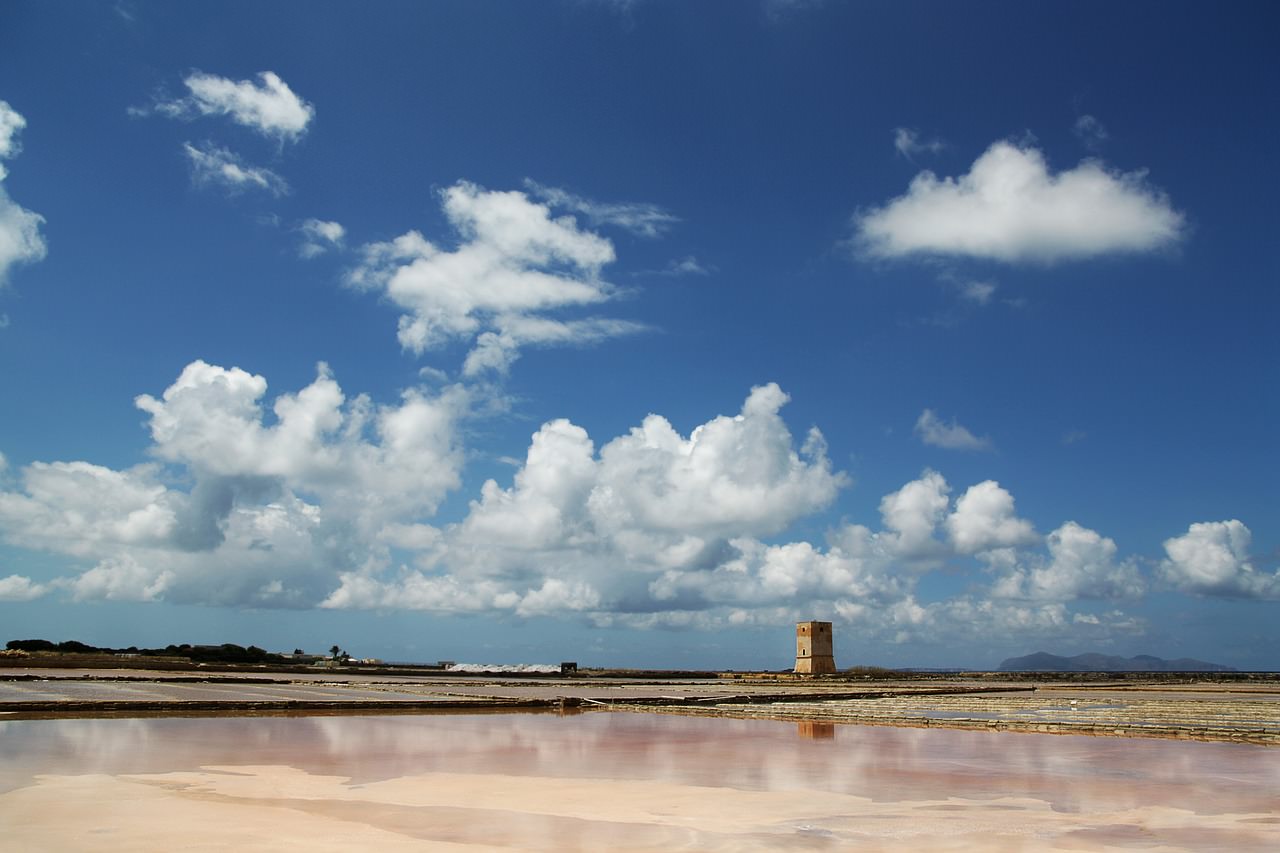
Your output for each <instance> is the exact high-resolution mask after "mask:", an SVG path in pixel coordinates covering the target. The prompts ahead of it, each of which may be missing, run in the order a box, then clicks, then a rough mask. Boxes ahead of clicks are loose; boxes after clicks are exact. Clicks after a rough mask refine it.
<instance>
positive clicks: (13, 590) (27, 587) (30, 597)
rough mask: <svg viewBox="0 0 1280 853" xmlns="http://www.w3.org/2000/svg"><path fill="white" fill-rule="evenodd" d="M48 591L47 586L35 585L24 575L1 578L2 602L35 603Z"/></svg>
mask: <svg viewBox="0 0 1280 853" xmlns="http://www.w3.org/2000/svg"><path fill="white" fill-rule="evenodd" d="M48 591H49V588H48V586H47V585H46V584H39V583H35V582H33V581H32V580H31V578H29V577H26V576H24V575H9V576H8V577H7V578H0V601H34V600H35V599H37V598H39V597H41V596H42V595H44V594H45V593H46V592H48Z"/></svg>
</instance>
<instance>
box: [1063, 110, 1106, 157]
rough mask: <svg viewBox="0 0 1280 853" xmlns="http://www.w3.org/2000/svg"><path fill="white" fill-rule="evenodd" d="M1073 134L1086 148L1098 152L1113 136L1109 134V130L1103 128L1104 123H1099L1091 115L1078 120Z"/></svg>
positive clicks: (1072, 129)
mask: <svg viewBox="0 0 1280 853" xmlns="http://www.w3.org/2000/svg"><path fill="white" fill-rule="evenodd" d="M1071 132H1072V133H1074V134H1075V135H1076V138H1077V139H1079V140H1080V141H1081V142H1082V143H1084V147H1085V148H1088V149H1089V150H1090V151H1097V150H1098V149H1099V148H1101V147H1102V145H1103V143H1105V142H1106V141H1107V139H1108V138H1110V136H1111V135H1110V134H1109V133H1107V129H1106V128H1105V127H1103V125H1102V122H1100V121H1098V120H1097V119H1096V118H1094V117H1093V116H1091V115H1082V116H1080V117H1079V118H1078V119H1076V123H1075V125H1073V126H1072V128H1071Z"/></svg>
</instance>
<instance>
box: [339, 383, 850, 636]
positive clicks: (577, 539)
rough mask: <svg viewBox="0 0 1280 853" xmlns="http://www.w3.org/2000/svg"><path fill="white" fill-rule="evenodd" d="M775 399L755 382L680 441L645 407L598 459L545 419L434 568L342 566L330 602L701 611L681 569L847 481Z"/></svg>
mask: <svg viewBox="0 0 1280 853" xmlns="http://www.w3.org/2000/svg"><path fill="white" fill-rule="evenodd" d="M786 401H787V396H786V395H785V394H784V393H783V392H782V391H781V390H780V389H779V388H778V387H777V386H776V385H765V386H761V387H758V388H754V389H752V392H751V394H750V395H749V396H748V397H747V400H746V401H745V402H744V404H743V407H742V410H741V412H740V413H739V414H738V415H736V416H734V417H726V416H721V417H717V418H714V419H712V420H710V421H708V422H707V423H705V424H703V425H701V426H700V427H698V428H697V429H695V430H694V431H693V432H692V433H691V434H690V435H689V436H687V437H685V436H682V435H680V434H679V433H677V432H676V431H675V429H673V428H672V426H671V424H670V423H669V422H668V421H667V420H666V419H665V418H663V417H661V416H659V415H650V416H649V417H647V418H645V420H644V422H643V424H642V425H641V426H639V427H635V428H633V429H632V430H631V431H630V432H629V433H628V434H626V435H623V436H620V437H618V438H615V439H613V440H612V441H610V442H608V443H606V444H605V445H604V446H603V447H601V448H600V450H599V452H598V453H597V452H596V451H595V446H594V443H593V442H592V440H591V438H590V437H589V436H588V435H587V433H586V431H585V430H583V429H582V428H581V427H578V426H576V425H574V424H572V423H570V422H568V421H565V420H556V421H551V422H548V423H546V424H544V425H543V426H542V428H541V429H539V430H538V432H537V433H536V434H535V435H534V436H533V439H532V442H531V444H530V447H529V452H528V455H527V456H526V459H525V461H524V465H523V466H522V467H521V469H520V470H519V471H518V472H517V473H516V475H515V478H514V482H513V484H512V485H511V487H510V488H505V489H504V488H502V487H501V486H499V485H498V483H497V482H496V481H493V480H490V481H488V482H486V483H485V484H484V486H483V488H482V489H481V496H480V499H479V500H478V501H474V502H473V503H472V505H471V511H470V513H469V514H468V516H467V518H466V519H465V520H464V521H463V522H461V523H460V524H458V525H454V526H452V527H450V528H449V529H448V531H447V532H446V533H445V535H444V536H443V538H442V540H441V541H440V542H438V543H433V548H432V550H431V552H430V553H429V555H427V563H429V565H430V567H432V568H433V569H441V570H443V571H444V572H445V574H439V575H432V574H428V573H425V572H422V571H418V572H411V573H409V574H407V575H402V576H400V577H398V578H390V579H386V580H379V579H376V578H372V577H369V576H368V575H364V574H359V573H350V574H348V575H345V576H344V579H343V586H342V587H341V588H340V589H339V590H338V591H337V592H335V594H334V595H333V596H331V598H330V599H329V601H328V605H329V606H334V607H340V606H341V607H345V606H370V605H371V604H372V605H373V606H385V605H384V604H383V603H384V602H388V601H402V602H408V601H412V602H419V606H424V607H429V608H433V609H434V608H436V607H439V606H440V605H441V603H442V602H444V603H448V602H451V601H461V602H465V603H466V604H467V605H468V606H477V607H479V606H499V607H503V608H506V609H512V610H514V611H515V612H516V613H519V614H526V615H527V614H532V613H542V612H548V611H549V610H550V609H551V607H552V606H553V604H555V603H557V602H568V603H566V604H564V609H567V610H587V609H599V610H619V609H621V610H630V609H641V610H658V609H663V608H664V607H666V606H670V604H671V600H672V599H673V598H679V597H690V596H693V597H695V598H698V600H699V602H700V603H699V604H698V606H700V607H701V606H705V605H706V602H707V601H709V600H710V599H708V598H706V597H705V596H704V595H702V593H701V592H699V590H698V589H695V588H702V587H704V586H705V584H704V583H703V582H702V580H701V579H698V578H693V579H689V581H688V582H687V583H686V582H685V580H684V579H682V578H681V577H680V574H681V573H683V572H686V571H702V570H704V569H714V568H715V567H716V566H718V565H720V564H721V563H723V562H724V561H725V560H726V559H727V558H732V555H734V554H735V553H737V554H744V553H746V552H751V553H752V554H755V553H757V552H756V551H755V546H754V544H752V543H753V541H754V540H753V539H752V537H755V536H761V535H767V534H770V533H774V532H777V531H779V530H782V529H783V528H785V527H786V526H788V525H789V524H791V523H792V522H793V521H794V520H795V519H797V518H799V517H801V516H804V515H807V514H809V513H812V512H814V511H816V510H818V509H821V508H823V507H825V506H826V505H828V504H829V503H830V502H831V501H832V500H833V499H834V498H835V495H836V493H837V491H838V490H839V488H840V487H841V486H842V485H843V484H844V482H845V477H844V475H842V474H839V473H836V472H833V471H832V470H831V466H830V463H829V461H828V460H827V457H826V450H825V446H824V444H823V442H822V439H821V435H820V434H819V433H817V432H816V431H813V432H811V433H810V435H809V436H808V438H807V439H806V441H805V442H804V444H803V446H802V447H801V448H799V449H798V450H797V449H796V448H795V447H794V442H793V439H792V436H791V432H790V430H789V429H788V428H787V426H786V424H785V423H784V422H783V420H782V418H781V416H780V414H779V410H780V409H781V407H782V406H783V404H784V403H785V402H786ZM731 540H732V541H731ZM664 572H668V573H672V574H667V575H665V576H664V577H665V580H664V581H663V583H665V584H666V586H665V587H664V586H663V583H659V584H658V586H655V587H653V591H652V594H651V590H650V583H651V581H655V580H657V579H658V576H661V575H662V573H664ZM459 578H472V579H474V581H475V585H474V589H475V590H476V592H475V593H474V594H468V595H465V596H464V595H462V594H461V592H460V591H459V590H460V588H459V587H458V586H457V583H458V579H459ZM550 581H556V582H557V583H555V584H551V585H548V582H550ZM655 594H656V595H659V597H660V598H661V599H662V600H663V601H664V602H666V603H665V604H659V603H658V601H656V600H655V599H654V597H653V596H654V595H655ZM485 602H488V604H487V605H486V604H484V603H485ZM588 605H589V606H588ZM410 606H412V605H410Z"/></svg>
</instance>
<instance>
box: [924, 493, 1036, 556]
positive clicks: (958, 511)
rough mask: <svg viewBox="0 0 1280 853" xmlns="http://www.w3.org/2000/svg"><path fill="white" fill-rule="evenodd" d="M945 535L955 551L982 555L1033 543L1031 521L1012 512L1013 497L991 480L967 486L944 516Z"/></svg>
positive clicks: (1033, 531)
mask: <svg viewBox="0 0 1280 853" xmlns="http://www.w3.org/2000/svg"><path fill="white" fill-rule="evenodd" d="M946 526H947V533H948V534H949V535H950V537H951V543H952V545H953V546H954V547H955V549H956V551H957V552H959V553H961V554H981V553H984V552H991V551H1000V550H1004V549H1009V548H1021V547H1025V546H1028V545H1034V544H1036V543H1037V542H1038V541H1039V539H1040V537H1039V536H1037V535H1036V532H1035V529H1034V528H1033V527H1032V526H1031V522H1029V521H1027V520H1026V519H1023V518H1018V516H1017V514H1016V513H1015V512H1014V506H1013V495H1011V494H1009V493H1008V492H1007V491H1005V490H1004V489H1002V488H1000V484H999V483H997V482H996V481H994V480H987V481H985V482H982V483H978V484H977V485H976V486H970V487H969V489H968V490H967V491H966V492H965V493H964V494H963V495H961V496H960V498H959V500H957V501H956V508H955V511H954V512H952V513H951V515H949V516H947V521H946Z"/></svg>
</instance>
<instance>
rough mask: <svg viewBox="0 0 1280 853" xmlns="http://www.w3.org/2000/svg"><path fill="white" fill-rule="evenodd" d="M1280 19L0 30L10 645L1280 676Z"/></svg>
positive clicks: (980, 12) (1160, 9) (1084, 12)
mask: <svg viewBox="0 0 1280 853" xmlns="http://www.w3.org/2000/svg"><path fill="white" fill-rule="evenodd" d="M1276 24H1277V13H1276V12H1275V11H1274V9H1273V8H1272V6H1271V4H1266V3H1240V4H1231V5H1228V6H1220V5H1217V4H1207V3H1189V4H1176V3H1175V4H1169V3H1158V4H1154V3H1127V4H1120V5H1116V4H1108V3H1070V4H1065V3H1064V4H1058V3H1043V4H1020V3H984V4H956V3H911V4H899V3H842V2H835V0H828V2H791V3H788V2H782V0H765V2H759V3H756V2H748V1H747V0H744V2H735V3H728V2H725V3H717V2H704V3H674V2H658V0H652V2H650V1H649V0H634V2H604V0H597V2H592V1H591V0H563V2H541V3H486V2H477V3H432V4H420V3H376V4H363V5H361V6H359V7H355V6H351V5H350V4H343V3H326V2H316V3H307V4H296V3H265V4H264V3H223V4H209V5H197V4H169V3H143V2H123V0H122V2H118V3H116V4H114V5H113V4H107V3H96V4H89V3H60V2H38V3H36V2H30V3H28V2H11V3H6V4H5V5H4V7H3V9H0V169H3V171H2V172H0V364H2V365H3V369H0V407H2V408H0V454H3V466H2V467H0V543H2V544H0V625H2V626H3V627H4V631H3V633H5V634H6V635H7V636H6V637H4V639H9V638H14V637H27V636H38V637H47V638H52V639H70V638H75V639H80V640H82V641H86V642H93V643H98V644H103V645H130V644H138V645H149V644H165V643H168V642H182V641H187V642H240V643H244V644H248V643H255V644H257V645H260V646H265V647H269V648H276V649H291V648H293V647H296V646H301V647H304V648H307V649H311V650H314V649H325V648H328V646H329V645H331V644H332V643H335V642H336V643H339V644H340V645H342V646H344V647H345V648H347V649H348V650H350V651H351V652H352V653H353V654H357V655H368V656H377V657H383V658H387V659H392V660H434V659H437V658H441V659H455V660H469V661H505V662H515V661H555V660H561V659H576V660H579V661H580V662H582V663H583V664H585V665H627V666H665V667H684V666H690V667H722V668H729V667H761V668H781V667H785V666H787V665H788V664H789V662H790V661H789V654H790V650H791V648H792V645H791V637H792V632H793V623H794V622H795V621H796V620H799V619H808V618H824V619H831V620H832V621H834V622H835V623H836V646H837V660H838V662H839V663H841V664H842V665H851V664H854V663H876V664H884V665H895V666H975V667H976V666H994V665H995V664H997V663H998V662H999V661H1000V660H1001V659H1002V658H1004V657H1007V656H1010V655H1016V654H1024V653H1028V652H1031V651H1035V650H1038V649H1044V650H1048V651H1052V652H1057V653H1062V654H1075V653H1079V652H1083V651H1104V652H1109V653H1114V654H1124V655H1131V654H1137V653H1154V654H1159V655H1163V656H1166V657H1180V656H1193V657H1198V658H1202V659H1206V660H1212V661H1217V662H1221V663H1226V664H1230V665H1233V666H1237V667H1240V668H1276V667H1280V657H1277V653H1276V649H1280V629H1277V628H1276V627H1275V626H1276V625H1277V624H1280V621H1278V620H1277V619H1276V613H1277V609H1276V608H1277V605H1276V602H1277V600H1280V531H1278V530H1277V528H1276V519H1277V517H1280V512H1278V510H1280V501H1278V500H1277V497H1276V489H1275V487H1274V477H1275V474H1276V472H1277V471H1278V470H1280V454H1277V450H1276V440H1275V434H1276V433H1275V423H1276V420H1277V416H1278V415H1280V411H1278V406H1277V402H1276V400H1277V394H1276V389H1277V384H1278V380H1280V370H1278V365H1280V346H1277V342H1276V335H1275V331H1274V330H1275V328H1276V326H1277V322H1278V321H1280V310H1278V301H1277V297H1276V295H1275V282H1276V281H1277V278H1278V275H1277V273H1278V272H1280V270H1278V269H1277V261H1276V259H1275V253H1274V251H1272V249H1271V245H1272V243H1273V242H1274V233H1275V229H1276V226H1277V224H1280V223H1278V219H1280V216H1278V211H1277V205H1276V201H1275V200H1276V198H1277V196H1278V195H1280V186H1278V183H1280V182H1278V181H1277V178H1276V176H1275V171H1274V168H1273V167H1274V161H1275V145H1274V138H1275V134H1276V130H1277V124H1278V122H1277V110H1276V101H1275V92H1276V91H1277V84H1278V83H1280V79H1278V78H1280V63H1277V62H1276V60H1275V58H1274V55H1273V54H1274V51H1273V50H1272V49H1271V48H1272V45H1271V44H1270V42H1271V41H1272V40H1273V36H1274V34H1275V32H1276V29H1277V27H1276Z"/></svg>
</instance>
